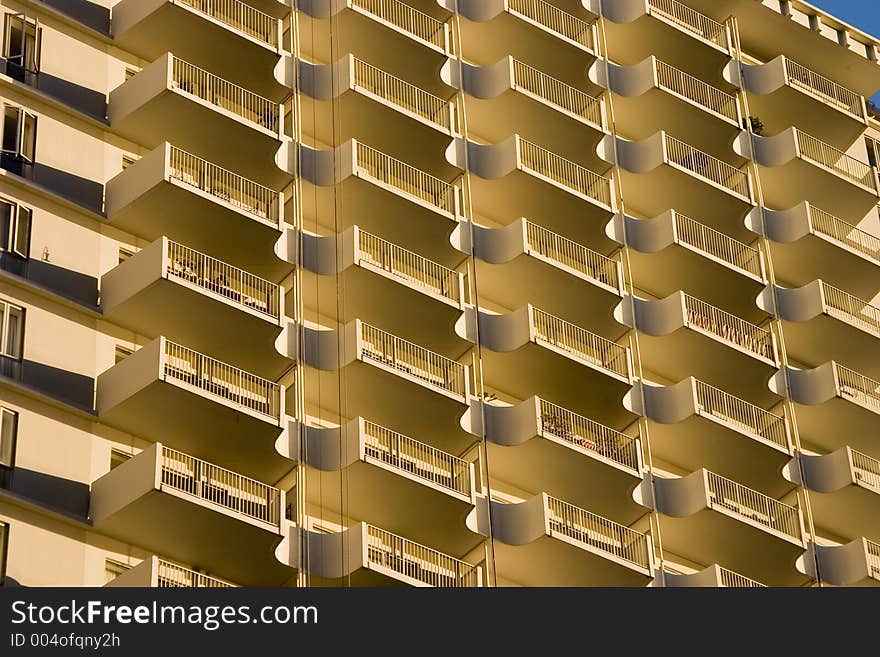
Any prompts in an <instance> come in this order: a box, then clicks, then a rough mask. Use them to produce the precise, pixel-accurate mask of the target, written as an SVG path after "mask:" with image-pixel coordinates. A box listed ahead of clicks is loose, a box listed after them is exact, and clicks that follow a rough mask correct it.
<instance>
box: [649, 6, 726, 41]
mask: <svg viewBox="0 0 880 657" xmlns="http://www.w3.org/2000/svg"><path fill="white" fill-rule="evenodd" d="M648 10H649V12H650V13H651V14H652V15H654V16H660V17H662V18H664V19H666V21H668V22H670V23H672V24H673V25H675V26H677V27H679V28H681V29H683V30H685V31H687V32H690V33H691V34H695V35H697V36H698V37H701V38H703V39H706V40H707V41H709V42H711V43H714V44H716V45H718V46H721V47H722V48H724V49H725V50H730V43H729V40H728V36H727V30H726V29H725V27H724V25H722V24H721V23H719V22H718V21H715V20H712V19H711V18H709V17H708V16H706V15H704V14H701V13H700V12H698V11H696V10H695V9H691V8H690V7H688V6H687V5H683V4H682V3H680V2H677V0H648Z"/></svg>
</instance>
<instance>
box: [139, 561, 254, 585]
mask: <svg viewBox="0 0 880 657" xmlns="http://www.w3.org/2000/svg"><path fill="white" fill-rule="evenodd" d="M156 571H157V572H156V580H157V585H158V587H159V588H160V589H171V588H203V589H230V588H237V587H236V586H235V584H230V583H229V582H224V581H223V580H222V579H217V578H216V577H210V576H209V575H205V574H203V573H199V572H196V571H195V570H190V569H189V568H184V567H183V566H178V565H177V564H176V563H171V562H170V561H165V560H164V559H158V560H157V563H156Z"/></svg>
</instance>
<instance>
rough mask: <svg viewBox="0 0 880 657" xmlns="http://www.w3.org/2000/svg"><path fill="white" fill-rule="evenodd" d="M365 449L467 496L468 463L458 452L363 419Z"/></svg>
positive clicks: (469, 475)
mask: <svg viewBox="0 0 880 657" xmlns="http://www.w3.org/2000/svg"><path fill="white" fill-rule="evenodd" d="M364 449H365V450H366V454H367V456H369V457H371V458H374V459H377V460H379V461H382V462H383V463H387V464H388V465H390V466H392V467H394V468H397V469H398V470H403V471H404V472H409V473H410V474H412V475H415V476H416V477H418V478H420V479H424V480H425V481H428V482H430V483H432V484H436V485H438V486H442V487H444V488H448V489H449V490H452V491H454V492H456V493H461V494H462V495H466V496H468V497H469V496H470V494H471V465H470V463H468V462H467V461H465V460H464V459H460V458H458V457H457V456H453V455H452V454H447V453H446V452H443V451H441V450H439V449H437V448H435V447H431V446H430V445H426V444H425V443H421V442H419V441H418V440H413V439H412V438H409V437H408V436H404V435H403V434H400V433H397V432H396V431H392V430H391V429H386V428H385V427H382V426H379V425H378V424H375V423H373V422H370V421H366V420H365V421H364Z"/></svg>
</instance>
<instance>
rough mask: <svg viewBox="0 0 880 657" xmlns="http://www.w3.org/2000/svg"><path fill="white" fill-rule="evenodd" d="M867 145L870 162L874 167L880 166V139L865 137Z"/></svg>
mask: <svg viewBox="0 0 880 657" xmlns="http://www.w3.org/2000/svg"><path fill="white" fill-rule="evenodd" d="M865 147H866V148H867V150H868V163H869V164H870V165H871V166H872V167H876V166H880V141H877V140H876V139H873V138H871V137H865Z"/></svg>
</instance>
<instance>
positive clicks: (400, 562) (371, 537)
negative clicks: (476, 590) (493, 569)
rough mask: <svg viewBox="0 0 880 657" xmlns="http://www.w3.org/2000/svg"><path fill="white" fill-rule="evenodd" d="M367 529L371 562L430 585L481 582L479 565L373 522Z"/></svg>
mask: <svg viewBox="0 0 880 657" xmlns="http://www.w3.org/2000/svg"><path fill="white" fill-rule="evenodd" d="M366 533H367V536H366V540H367V546H366V547H367V559H368V561H369V562H370V564H371V565H376V566H379V567H382V568H387V569H388V570H391V571H392V572H395V573H398V574H400V575H403V576H405V577H409V578H411V579H415V580H417V581H419V582H422V583H423V584H427V585H428V586H435V587H476V586H480V573H479V567H478V566H473V565H471V564H469V563H467V562H465V561H461V560H460V559H456V558H455V557H450V556H449V555H447V554H443V553H442V552H438V551H437V550H433V549H431V548H429V547H425V546H424V545H420V544H418V543H415V542H413V541H410V540H408V539H406V538H403V537H402V536H397V535H396V534H392V533H391V532H388V531H385V530H384V529H379V528H378V527H374V526H373V525H366Z"/></svg>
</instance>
